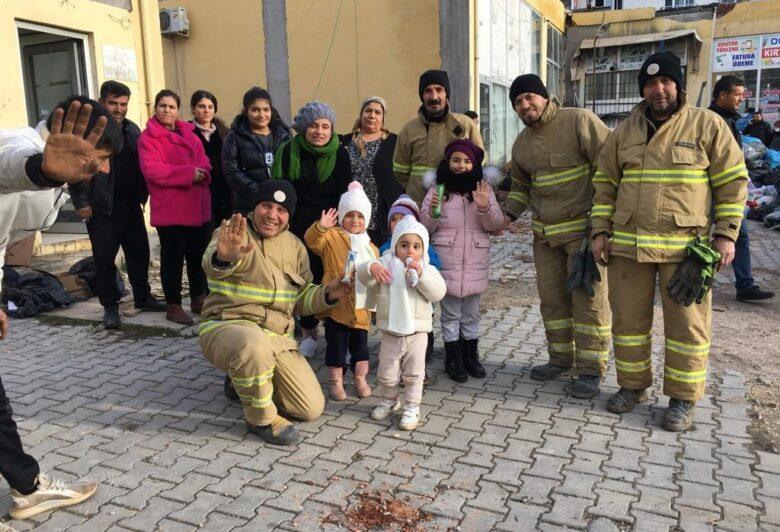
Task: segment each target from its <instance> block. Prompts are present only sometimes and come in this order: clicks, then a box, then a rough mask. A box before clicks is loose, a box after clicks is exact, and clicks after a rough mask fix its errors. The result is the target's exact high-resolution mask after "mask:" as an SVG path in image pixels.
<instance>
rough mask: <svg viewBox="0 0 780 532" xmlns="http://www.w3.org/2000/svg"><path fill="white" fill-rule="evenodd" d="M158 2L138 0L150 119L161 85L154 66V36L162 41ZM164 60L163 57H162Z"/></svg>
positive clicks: (147, 116)
mask: <svg viewBox="0 0 780 532" xmlns="http://www.w3.org/2000/svg"><path fill="white" fill-rule="evenodd" d="M156 5H157V2H153V1H152V0H138V17H139V18H140V19H141V43H142V49H143V58H142V59H143V65H144V78H145V79H144V87H145V89H146V90H145V94H144V97H145V99H146V101H145V102H144V103H145V104H146V118H149V117H150V116H152V114H153V111H154V109H153V107H154V95H155V87H156V86H158V85H159V80H157V79H156V75H155V72H154V66H153V65H152V63H153V61H152V55H151V54H152V50H153V48H154V41H152V36H155V37H156V38H157V39H158V40H159V39H160V26H159V17H158V14H157V10H156V9H155V6H156ZM160 57H161V58H162V55H161V56H160Z"/></svg>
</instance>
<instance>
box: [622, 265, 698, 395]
mask: <svg viewBox="0 0 780 532" xmlns="http://www.w3.org/2000/svg"><path fill="white" fill-rule="evenodd" d="M677 266H678V265H677V264H670V263H652V262H651V263H647V262H636V261H634V260H631V259H627V258H624V257H616V256H612V257H610V259H609V288H610V292H609V299H610V301H611V303H612V310H613V322H612V333H613V334H614V343H615V367H616V369H617V378H618V384H620V386H622V387H623V388H628V389H630V390H641V389H642V388H647V387H649V386H650V385H652V383H653V360H652V349H651V348H652V344H651V330H652V328H653V303H654V299H655V283H656V278H658V281H659V286H660V292H661V306H662V308H663V313H664V336H665V337H666V351H665V357H664V394H665V395H668V396H669V397H672V398H674V399H681V400H684V401H698V400H699V399H701V397H702V395H703V394H704V383H705V381H706V379H707V357H708V355H709V352H710V326H711V321H712V313H711V308H712V300H711V297H712V292H708V293H707V296H706V298H705V300H704V301H702V302H701V304H696V303H694V304H693V305H691V306H690V307H682V306H680V305H677V304H676V303H675V302H674V301H672V300H671V299H670V298H669V296H667V295H666V285H667V283H668V282H669V279H670V278H671V277H672V275H674V272H675V270H676V269H677Z"/></svg>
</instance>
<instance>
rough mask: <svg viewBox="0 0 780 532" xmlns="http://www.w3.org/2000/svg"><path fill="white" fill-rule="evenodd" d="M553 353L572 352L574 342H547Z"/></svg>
mask: <svg viewBox="0 0 780 532" xmlns="http://www.w3.org/2000/svg"><path fill="white" fill-rule="evenodd" d="M547 346H548V348H549V349H550V351H552V352H553V353H573V352H574V342H550V343H548V344H547Z"/></svg>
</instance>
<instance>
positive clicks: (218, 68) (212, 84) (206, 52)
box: [159, 0, 266, 124]
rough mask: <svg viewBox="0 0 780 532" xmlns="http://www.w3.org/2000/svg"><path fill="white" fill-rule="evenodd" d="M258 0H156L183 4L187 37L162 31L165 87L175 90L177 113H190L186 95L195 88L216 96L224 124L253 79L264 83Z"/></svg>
mask: <svg viewBox="0 0 780 532" xmlns="http://www.w3.org/2000/svg"><path fill="white" fill-rule="evenodd" d="M262 4H263V2H262V1H261V0H230V2H215V1H203V0H160V2H159V5H160V8H163V7H175V6H181V7H184V8H186V9H187V18H188V19H189V21H190V35H189V37H182V36H173V37H163V38H162V45H163V55H164V57H165V84H166V87H167V88H169V89H171V90H174V91H176V92H177V93H179V95H180V96H181V99H182V109H181V115H182V117H183V118H184V119H189V118H191V116H192V113H191V112H190V107H189V101H190V96H191V95H192V93H193V92H195V91H196V90H199V89H206V90H208V91H210V92H212V93H213V94H214V95H215V96H216V97H217V100H218V103H219V109H218V113H217V114H218V116H220V117H221V118H222V119H223V120H225V121H226V122H227V123H228V124H230V121H231V120H232V119H233V117H234V116H235V115H236V114H238V113H239V112H240V111H241V107H242V105H241V98H242V97H243V95H244V92H246V90H247V89H248V88H249V87H252V86H253V85H259V86H261V87H265V86H266V72H265V54H264V50H265V47H264V42H265V36H264V34H263V12H262V8H263V5H262Z"/></svg>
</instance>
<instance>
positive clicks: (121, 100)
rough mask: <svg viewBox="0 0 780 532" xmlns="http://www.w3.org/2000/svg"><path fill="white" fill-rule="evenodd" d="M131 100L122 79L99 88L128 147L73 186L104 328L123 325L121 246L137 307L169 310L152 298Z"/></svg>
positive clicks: (143, 195)
mask: <svg viewBox="0 0 780 532" xmlns="http://www.w3.org/2000/svg"><path fill="white" fill-rule="evenodd" d="M129 100H130V89H129V88H128V87H127V86H126V85H124V84H122V83H119V82H116V81H106V82H105V83H103V85H102V86H101V87H100V100H99V101H100V103H101V104H103V105H104V106H105V107H106V109H107V110H108V112H109V113H110V114H111V116H112V117H113V118H114V120H116V122H117V124H119V126H120V127H121V128H122V135H123V138H124V146H123V148H122V151H121V152H119V153H118V154H117V155H116V156H114V159H113V160H112V164H111V170H110V171H109V172H108V173H106V174H103V173H101V174H97V175H96V176H95V177H94V178H92V179H91V180H90V181H88V182H83V183H78V184H76V185H71V186H70V193H71V199H72V201H73V205H74V207H76V214H78V215H79V216H81V217H82V218H83V219H84V220H86V222H87V230H88V231H89V239H90V241H91V242H92V256H93V257H94V259H95V274H96V279H95V281H96V284H97V296H98V299H99V300H100V304H101V305H103V308H104V309H105V310H104V313H103V325H104V326H105V328H106V329H116V328H117V327H119V325H120V323H121V322H120V318H119V299H120V298H121V294H120V292H119V286H118V284H117V270H116V265H115V263H114V261H115V260H116V254H117V252H118V251H119V246H122V250H123V251H124V253H125V262H126V264H127V275H128V277H129V278H130V285H131V286H132V287H133V300H134V302H135V308H137V309H140V310H149V311H154V312H162V311H164V310H165V304H163V303H162V302H160V301H157V300H156V299H154V298H153V297H152V295H151V288H150V286H149V238H148V236H147V234H146V224H145V223H144V215H143V212H142V206H143V205H145V204H146V200H147V198H148V197H149V193H148V192H147V190H146V182H145V181H144V178H143V175H142V174H141V170H140V168H139V166H138V151H137V149H136V146H137V143H138V137H139V136H140V135H141V130H140V129H138V126H137V125H135V124H134V123H133V122H132V121H130V120H128V119H127V118H126V115H127V102H128V101H129Z"/></svg>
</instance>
